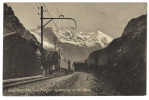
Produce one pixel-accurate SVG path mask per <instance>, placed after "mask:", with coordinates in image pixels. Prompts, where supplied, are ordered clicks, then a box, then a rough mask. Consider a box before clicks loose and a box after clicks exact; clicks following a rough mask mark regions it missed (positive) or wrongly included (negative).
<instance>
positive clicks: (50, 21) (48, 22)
mask: <svg viewBox="0 0 149 100" xmlns="http://www.w3.org/2000/svg"><path fill="white" fill-rule="evenodd" d="M52 20H53V19H50V20H49V21H48V22H47V23H46V24H44V25H43V27H44V26H46V25H47V24H48V23H50V22H51V21H52Z"/></svg>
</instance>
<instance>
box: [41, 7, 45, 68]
mask: <svg viewBox="0 0 149 100" xmlns="http://www.w3.org/2000/svg"><path fill="white" fill-rule="evenodd" d="M40 19H41V65H42V66H43V67H44V65H43V6H41V18H40Z"/></svg>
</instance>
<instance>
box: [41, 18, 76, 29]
mask: <svg viewBox="0 0 149 100" xmlns="http://www.w3.org/2000/svg"><path fill="white" fill-rule="evenodd" d="M42 19H51V20H50V21H52V20H54V19H64V20H73V21H74V23H75V28H74V27H71V28H73V29H74V30H75V29H77V22H76V21H75V20H74V19H73V18H42ZM50 21H48V22H47V23H46V24H45V25H47V24H48V23H49V22H50ZM45 25H44V26H45Z"/></svg>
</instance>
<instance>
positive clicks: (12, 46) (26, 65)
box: [3, 4, 41, 79]
mask: <svg viewBox="0 0 149 100" xmlns="http://www.w3.org/2000/svg"><path fill="white" fill-rule="evenodd" d="M3 30H4V33H3V35H4V37H3V40H4V44H3V48H4V49H3V79H10V78H17V77H27V76H33V75H39V74H41V70H40V60H39V57H40V43H39V42H38V41H37V39H36V38H35V36H34V35H32V34H30V32H29V31H27V30H26V29H25V27H24V26H23V25H22V24H21V22H20V21H19V19H18V18H17V17H16V16H15V13H14V11H13V10H12V8H11V7H10V6H8V5H7V4H4V28H3Z"/></svg>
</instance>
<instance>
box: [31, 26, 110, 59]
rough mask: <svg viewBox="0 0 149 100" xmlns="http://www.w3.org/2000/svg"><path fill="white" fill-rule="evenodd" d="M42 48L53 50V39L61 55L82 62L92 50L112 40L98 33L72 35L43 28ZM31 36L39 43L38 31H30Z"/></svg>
mask: <svg viewBox="0 0 149 100" xmlns="http://www.w3.org/2000/svg"><path fill="white" fill-rule="evenodd" d="M43 31H44V34H43V35H44V43H43V45H44V48H45V49H47V50H54V37H56V43H68V44H57V45H56V48H57V50H58V49H59V50H60V51H61V54H62V55H63V56H64V57H65V58H66V59H67V58H69V59H70V60H72V61H84V60H85V59H87V57H88V55H89V53H91V52H92V51H94V50H99V49H102V48H104V47H106V46H107V44H109V43H110V42H111V41H112V40H113V39H112V38H111V37H109V36H107V35H106V34H104V33H102V32H100V31H98V32H91V33H86V32H77V33H73V32H70V31H69V30H66V31H52V29H50V28H44V30H43ZM30 33H31V34H33V35H34V36H35V37H36V38H37V40H38V41H39V42H40V41H41V37H40V35H41V34H40V29H31V30H30Z"/></svg>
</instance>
